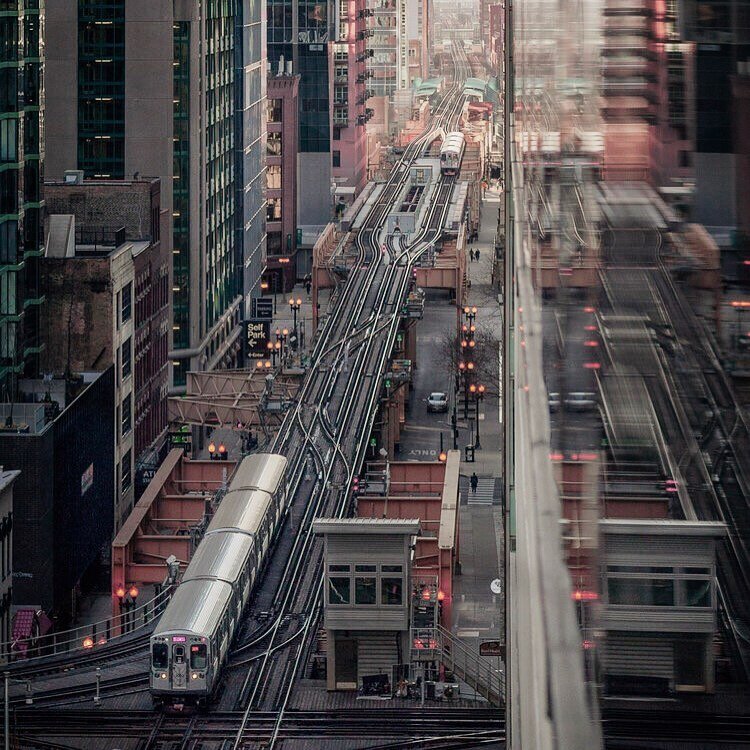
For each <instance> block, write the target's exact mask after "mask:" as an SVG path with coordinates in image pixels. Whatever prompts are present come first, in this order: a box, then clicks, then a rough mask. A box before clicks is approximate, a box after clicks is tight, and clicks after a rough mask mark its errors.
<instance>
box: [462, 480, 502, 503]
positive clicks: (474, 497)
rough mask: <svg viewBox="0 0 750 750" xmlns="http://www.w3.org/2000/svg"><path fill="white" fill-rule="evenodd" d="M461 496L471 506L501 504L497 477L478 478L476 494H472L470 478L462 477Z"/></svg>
mask: <svg viewBox="0 0 750 750" xmlns="http://www.w3.org/2000/svg"><path fill="white" fill-rule="evenodd" d="M461 479H462V482H461V484H462V487H461V494H462V495H463V496H464V497H465V498H466V502H467V503H468V504H469V505H494V504H495V503H499V502H500V494H499V487H497V486H496V485H497V480H496V478H495V477H477V479H478V482H477V489H476V492H472V490H471V483H470V480H469V478H468V477H462V478H461Z"/></svg>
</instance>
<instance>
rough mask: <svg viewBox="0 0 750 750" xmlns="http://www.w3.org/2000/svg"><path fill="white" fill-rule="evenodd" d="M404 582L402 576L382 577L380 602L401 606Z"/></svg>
mask: <svg viewBox="0 0 750 750" xmlns="http://www.w3.org/2000/svg"><path fill="white" fill-rule="evenodd" d="M403 588H404V584H403V581H402V579H401V578H381V579H380V602H381V604H389V605H393V606H400V605H401V604H403Z"/></svg>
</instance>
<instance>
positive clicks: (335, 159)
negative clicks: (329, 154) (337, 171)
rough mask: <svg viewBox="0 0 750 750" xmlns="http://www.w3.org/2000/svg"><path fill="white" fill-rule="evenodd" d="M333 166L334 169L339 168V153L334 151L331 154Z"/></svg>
mask: <svg viewBox="0 0 750 750" xmlns="http://www.w3.org/2000/svg"><path fill="white" fill-rule="evenodd" d="M333 166H334V167H340V166H341V151H334V152H333Z"/></svg>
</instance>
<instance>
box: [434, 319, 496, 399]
mask: <svg viewBox="0 0 750 750" xmlns="http://www.w3.org/2000/svg"><path fill="white" fill-rule="evenodd" d="M474 341H475V344H474V346H473V347H472V348H471V354H470V355H468V354H464V349H463V348H462V347H461V336H459V335H457V334H456V333H454V332H453V331H445V332H444V334H443V336H442V337H441V339H440V341H439V342H438V366H439V367H440V368H441V369H443V370H444V371H445V372H447V373H448V375H449V376H450V380H451V383H455V379H456V376H457V375H458V373H459V363H460V362H468V361H469V360H471V361H472V362H473V363H474V375H473V378H472V380H471V381H470V382H473V383H476V384H477V385H479V384H481V385H483V386H484V387H485V389H486V390H485V395H486V396H498V395H500V341H499V340H498V338H497V335H496V329H495V328H494V327H492V326H489V325H486V324H484V325H482V324H480V325H478V326H477V328H476V331H475V332H474ZM467 349H468V347H467ZM461 387H462V388H463V384H461Z"/></svg>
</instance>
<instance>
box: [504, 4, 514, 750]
mask: <svg viewBox="0 0 750 750" xmlns="http://www.w3.org/2000/svg"><path fill="white" fill-rule="evenodd" d="M503 16H504V23H505V29H504V44H503V61H504V71H503V87H504V97H503V99H504V104H503V170H504V172H505V190H504V194H503V199H504V206H505V257H504V264H503V286H504V288H503V301H504V307H505V309H504V311H503V329H504V330H503V334H504V335H503V348H504V351H503V362H504V364H505V366H504V367H503V382H502V389H503V393H502V398H503V411H504V414H503V480H504V481H503V490H504V491H503V535H504V537H505V538H504V542H505V544H504V552H503V556H504V570H503V576H504V578H505V592H504V593H505V596H504V598H503V603H504V606H503V627H504V629H505V727H506V729H505V738H506V746H507V747H508V748H509V750H512V748H513V712H514V708H515V706H514V700H515V696H514V695H513V691H512V673H511V649H512V647H513V642H512V637H511V626H510V617H509V612H510V609H511V606H512V601H511V591H512V590H513V586H512V584H511V553H512V552H514V551H515V529H514V528H512V524H513V522H514V518H513V512H512V508H513V503H515V497H514V492H515V479H514V475H513V468H514V467H513V452H514V445H513V438H514V429H513V421H514V415H513V410H514V392H513V389H514V386H515V383H514V380H515V378H514V375H513V369H512V367H511V366H510V364H511V363H512V362H514V361H515V358H514V357H513V356H512V350H513V336H514V317H515V304H516V302H515V289H514V288H513V279H514V273H513V267H514V264H515V253H514V248H513V241H514V231H513V229H514V227H513V143H512V135H513V117H514V111H515V92H514V78H515V76H514V72H513V64H514V59H513V0H505V7H504V9H503Z"/></svg>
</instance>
